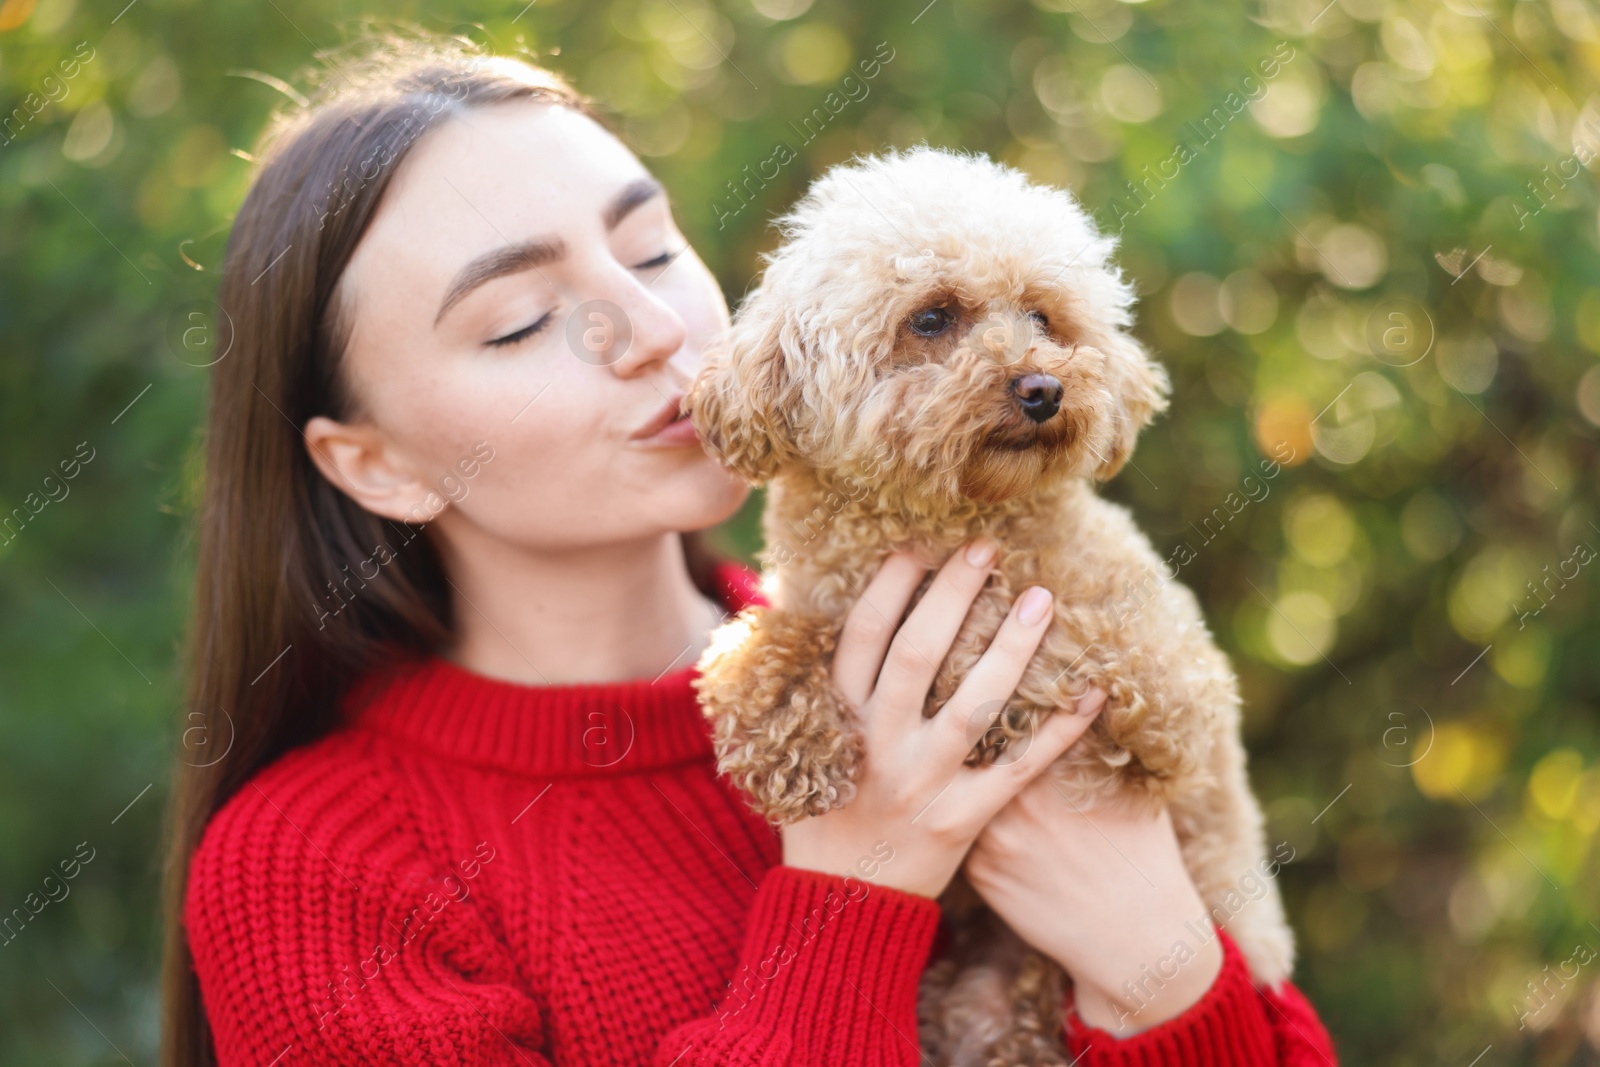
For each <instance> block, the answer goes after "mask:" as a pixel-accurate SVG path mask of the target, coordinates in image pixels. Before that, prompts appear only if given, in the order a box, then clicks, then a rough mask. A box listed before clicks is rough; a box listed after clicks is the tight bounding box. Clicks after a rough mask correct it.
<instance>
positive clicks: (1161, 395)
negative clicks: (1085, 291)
mask: <svg viewBox="0 0 1600 1067" xmlns="http://www.w3.org/2000/svg"><path fill="white" fill-rule="evenodd" d="M1103 351H1104V352H1105V354H1106V389H1107V390H1108V391H1109V392H1110V393H1111V400H1112V404H1111V417H1112V420H1113V421H1112V426H1111V430H1110V433H1109V434H1107V447H1106V451H1105V454H1104V455H1103V456H1101V457H1100V466H1099V467H1097V468H1096V469H1095V472H1094V477H1095V480H1096V481H1101V482H1104V481H1107V480H1109V479H1111V478H1113V477H1115V476H1116V473H1117V472H1118V471H1120V470H1121V469H1122V467H1123V464H1125V463H1127V462H1128V458H1129V457H1130V456H1132V455H1133V446H1134V442H1135V441H1137V440H1138V438H1139V431H1140V430H1143V429H1144V428H1145V427H1146V426H1148V425H1150V420H1151V419H1153V418H1155V417H1156V415H1157V414H1158V413H1160V412H1163V411H1165V410H1167V396H1168V395H1169V394H1170V393H1171V392H1172V384H1171V382H1170V380H1169V379H1168V378H1167V369H1166V368H1165V367H1163V366H1162V365H1161V364H1159V363H1157V362H1155V361H1154V360H1152V359H1151V358H1150V356H1149V354H1148V353H1146V352H1145V350H1144V346H1143V345H1141V344H1140V343H1139V342H1138V341H1136V340H1134V339H1133V338H1132V337H1130V336H1129V335H1128V334H1125V333H1122V332H1121V331H1118V332H1117V333H1116V334H1114V335H1113V337H1112V338H1111V340H1110V341H1109V342H1108V343H1107V344H1106V345H1105V347H1104V349H1103Z"/></svg>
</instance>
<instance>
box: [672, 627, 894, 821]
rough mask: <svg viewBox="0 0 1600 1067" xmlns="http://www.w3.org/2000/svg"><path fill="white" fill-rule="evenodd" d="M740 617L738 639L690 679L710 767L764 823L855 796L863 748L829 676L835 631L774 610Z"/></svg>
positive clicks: (828, 806)
mask: <svg viewBox="0 0 1600 1067" xmlns="http://www.w3.org/2000/svg"><path fill="white" fill-rule="evenodd" d="M742 618H743V619H744V625H745V627H746V632H745V633H743V634H742V635H741V640H740V641H739V642H738V643H737V645H736V646H735V647H734V648H733V649H731V650H727V649H725V650H723V651H722V652H721V653H719V654H718V655H717V656H715V657H710V656H708V657H707V658H705V659H704V660H703V661H702V664H703V674H702V676H701V678H700V679H699V681H698V682H697V683H696V688H697V689H698V690H699V693H700V700H701V704H702V706H703V707H704V709H705V711H706V714H707V715H708V716H709V717H710V718H711V720H712V722H713V724H714V725H713V738H714V741H715V746H716V752H717V766H718V769H719V770H721V771H722V772H723V773H724V774H726V775H728V777H729V778H730V779H731V780H732V781H733V783H734V784H735V785H736V786H738V787H739V789H741V790H742V791H743V792H744V793H745V794H746V795H748V796H749V798H750V800H751V803H752V806H753V807H754V808H755V809H756V810H757V811H759V812H760V813H761V814H763V815H764V816H766V817H767V818H768V819H769V820H771V821H772V822H776V823H780V824H786V823H791V822H795V821H796V820H798V819H801V818H804V817H805V816H807V815H821V814H822V813H824V812H827V811H831V810H833V809H834V808H838V807H842V806H843V805H845V804H847V803H849V801H850V800H851V799H852V797H854V795H855V786H854V783H853V780H854V778H855V775H856V772H857V770H858V769H859V768H860V766H861V758H862V750H863V745H862V740H861V736H860V730H859V728H858V726H857V724H856V718H855V712H854V711H853V710H851V708H850V707H849V705H848V704H847V703H846V702H845V700H844V698H843V697H842V696H841V695H840V694H839V693H838V692H837V690H835V688H834V686H833V682H832V679H831V677H830V676H829V672H828V664H829V663H831V662H832V660H833V647H834V642H835V639H836V637H837V634H836V633H835V632H834V628H833V626H831V625H830V624H829V623H828V622H827V621H826V620H823V619H820V618H816V617H812V616H806V615H800V614H796V613H792V612H784V611H774V610H762V611H759V612H750V613H749V614H748V616H742Z"/></svg>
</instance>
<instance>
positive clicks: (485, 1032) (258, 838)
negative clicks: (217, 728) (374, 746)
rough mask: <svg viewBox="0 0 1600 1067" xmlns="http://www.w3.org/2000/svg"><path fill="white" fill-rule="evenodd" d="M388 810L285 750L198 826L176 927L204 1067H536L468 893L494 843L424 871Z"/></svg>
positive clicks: (371, 778) (523, 1015) (378, 783)
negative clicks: (201, 1023)
mask: <svg viewBox="0 0 1600 1067" xmlns="http://www.w3.org/2000/svg"><path fill="white" fill-rule="evenodd" d="M350 762H351V763H356V762H357V761H350ZM335 800H337V803H336V802H335ZM403 810H404V809H403V804H401V803H399V802H397V800H396V797H395V795H394V793H393V791H392V790H390V789H389V787H388V785H387V783H386V782H385V781H384V780H383V776H381V775H375V774H373V773H371V772H370V768H368V769H367V770H366V771H365V772H363V770H362V768H361V767H360V766H359V765H357V766H349V765H346V766H343V767H339V768H336V769H332V770H330V767H329V764H328V762H327V761H319V762H317V763H315V764H308V763H307V762H306V761H302V760H298V759H296V758H295V757H294V756H292V755H291V756H290V757H288V758H286V759H285V760H284V761H283V762H282V764H280V765H279V766H276V767H274V768H269V771H268V772H267V773H264V774H263V775H261V776H259V777H258V779H257V780H255V781H252V782H251V783H248V784H246V785H245V786H244V788H243V789H242V790H241V791H240V792H239V793H238V794H237V795H236V796H235V797H233V798H232V799H231V800H230V801H229V802H228V804H227V805H225V806H224V808H223V809H222V810H221V811H220V812H218V814H217V815H216V816H215V817H214V818H213V819H212V820H211V823H210V825H209V826H208V827H207V830H206V833H205V836H204V838H203V840H202V842H201V844H200V847H199V848H198V849H196V851H195V854H194V857H193V859H192V861H191V863H190V871H189V878H188V882H187V892H186V895H185V905H184V924H185V929H186V932H187V935H188V939H189V945H190V950H191V954H192V956H193V961H194V970H195V974H196V976H197V978H198V980H199V985H200V992H201V997H202V1000H203V1001H204V1005H205V1013H206V1018H207V1020H208V1021H209V1023H210V1026H211V1031H212V1038H213V1041H214V1044H215V1048H216V1053H217V1063H218V1065H219V1067H246V1065H251V1067H268V1065H272V1064H279V1065H285V1067H286V1065H288V1064H297V1065H330V1067H331V1065H334V1064H341V1065H342V1064H352V1063H391V1064H430V1065H444V1067H512V1065H517V1067H543V1065H545V1064H546V1063H547V1061H546V1060H545V1059H544V1058H543V1057H542V1056H540V1055H539V1051H538V1050H539V1049H540V1048H541V1047H542V1046H543V1045H544V1040H543V1038H544V1033H543V1023H542V1018H541V1015H540V1013H539V1011H538V1008H537V1006H536V1005H535V1004H534V1003H533V1001H532V1000H531V998H529V997H528V996H527V994H526V993H525V992H523V990H522V987H521V983H519V982H518V981H517V977H516V974H515V971H514V969H513V967H512V965H511V963H510V961H509V960H508V959H507V958H506V954H505V952H504V951H503V950H502V949H501V947H500V945H499V942H498V940H497V939H496V938H495V937H494V935H493V933H492V932H491V931H490V930H489V929H488V928H487V927H486V925H485V923H484V922H483V920H482V918H481V916H480V915H479V914H478V911H477V908H476V904H477V902H476V901H475V900H473V899H472V891H473V885H472V877H473V876H475V874H476V873H477V872H478V871H479V870H480V869H481V865H482V864H483V863H485V862H490V861H492V858H493V846H492V845H491V844H486V845H485V846H484V847H482V848H480V850H479V851H478V853H477V854H476V855H474V856H467V857H451V858H450V859H451V861H452V862H449V863H436V862H431V861H430V860H429V859H428V858H427V857H426V855H425V853H424V850H423V849H422V848H421V847H420V844H419V843H418V842H417V841H416V840H415V834H414V832H413V831H412V830H411V829H410V827H409V825H408V824H407V822H406V819H405V816H404V814H403ZM485 857H488V858H487V859H486V858H485Z"/></svg>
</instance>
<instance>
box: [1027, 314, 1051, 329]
mask: <svg viewBox="0 0 1600 1067" xmlns="http://www.w3.org/2000/svg"><path fill="white" fill-rule="evenodd" d="M1028 317H1029V318H1030V319H1032V320H1033V321H1034V322H1036V323H1038V324H1039V329H1041V330H1049V329H1050V316H1049V315H1046V314H1045V313H1044V312H1042V311H1030V312H1028Z"/></svg>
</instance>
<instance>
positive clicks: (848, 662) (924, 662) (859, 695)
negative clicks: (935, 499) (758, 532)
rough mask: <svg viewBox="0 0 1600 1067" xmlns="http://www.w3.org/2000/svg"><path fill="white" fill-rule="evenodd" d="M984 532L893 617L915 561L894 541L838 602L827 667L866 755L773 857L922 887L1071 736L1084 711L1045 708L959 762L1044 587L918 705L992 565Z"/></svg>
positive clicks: (1045, 618)
mask: <svg viewBox="0 0 1600 1067" xmlns="http://www.w3.org/2000/svg"><path fill="white" fill-rule="evenodd" d="M994 555H995V544H994V542H993V541H992V540H988V539H980V540H978V541H975V542H973V543H972V544H971V545H969V546H968V547H967V548H966V550H965V551H958V552H956V553H955V554H954V555H953V556H951V558H950V560H949V561H948V562H947V563H945V565H944V566H943V567H942V568H941V569H940V571H939V573H938V575H936V576H935V577H934V580H933V582H932V584H931V585H930V586H929V588H928V591H927V592H926V593H925V594H924V595H923V597H922V599H921V600H920V601H918V602H917V606H916V607H915V608H914V609H912V611H911V613H910V615H909V616H907V618H906V620H905V624H904V625H902V626H900V628H899V629H898V630H896V629H895V621H896V620H897V619H899V618H900V617H901V616H902V615H903V614H905V609H906V605H907V604H909V603H910V602H911V597H912V595H913V594H914V593H915V592H916V589H917V586H918V585H919V584H920V583H921V582H922V579H923V577H924V576H925V575H926V573H927V567H926V566H924V565H923V564H921V563H919V562H918V561H917V560H916V559H915V558H913V557H912V556H910V555H907V554H904V553H896V554H894V555H892V556H890V557H889V558H888V559H887V560H886V561H885V562H884V564H883V566H882V567H881V568H880V569H879V570H878V573H877V574H876V575H875V576H874V577H873V579H872V581H871V582H870V583H869V584H868V585H867V588H866V590H865V591H864V592H863V593H862V596H861V599H860V600H859V601H857V603H856V605H855V606H854V607H853V608H852V609H851V611H850V614H849V616H848V617H847V618H846V620H845V624H844V628H843V631H842V633H841V634H840V637H839V644H838V647H837V648H836V650H835V652H834V658H833V680H834V684H835V685H836V686H837V687H838V689H839V692H840V693H841V694H842V695H843V696H844V697H845V699H847V700H849V701H850V703H851V705H852V706H853V707H854V708H855V709H856V712H857V715H858V716H859V717H860V720H861V728H862V731H863V733H864V736H865V741H866V758H865V760H864V761H863V766H862V770H861V773H860V775H859V776H858V777H857V779H856V783H855V785H856V795H855V797H854V799H852V800H851V801H850V803H849V804H847V805H845V806H844V807H842V808H838V809H835V810H834V811H830V812H828V813H827V814H825V815H818V816H813V817H811V818H806V819H802V820H800V821H799V822H796V823H793V824H791V825H789V826H786V827H784V829H783V862H784V863H785V864H788V865H789V866H791V867H804V868H809V869H811V870H818V871H827V872H829V873H833V874H850V875H855V876H857V877H864V878H868V879H869V880H871V881H872V882H874V883H875V884H877V885H883V886H889V887H891V888H895V889H902V890H905V891H907V892H911V893H918V894H921V895H923V896H928V897H934V896H938V895H939V893H940V892H941V891H942V890H943V889H944V887H945V886H946V884H948V883H949V881H950V878H951V877H952V876H953V875H954V874H955V872H956V870H957V869H958V868H959V867H960V866H961V860H962V858H963V857H964V856H965V855H966V853H967V849H968V848H969V847H970V846H971V844H972V842H973V840H974V838H976V837H977V836H978V833H979V831H980V830H982V829H983V827H984V824H985V823H987V822H988V821H989V820H990V818H991V817H993V816H994V814H995V813H996V812H998V811H999V810H1000V809H1001V808H1002V807H1004V806H1005V805H1006V803H1007V802H1008V801H1009V800H1011V798H1012V797H1014V796H1015V795H1016V794H1017V792H1018V791H1019V790H1021V789H1022V787H1023V786H1024V785H1026V784H1027V783H1028V781H1029V780H1031V779H1032V778H1033V777H1034V776H1035V775H1036V774H1038V773H1039V772H1040V771H1041V770H1043V769H1044V768H1045V767H1047V766H1048V765H1049V764H1050V762H1051V761H1052V760H1054V759H1055V758H1056V756H1058V755H1060V754H1061V753H1062V752H1063V751H1065V750H1066V748H1067V746H1068V745H1070V744H1072V743H1073V742H1074V741H1076V740H1077V739H1078V738H1079V737H1080V736H1081V735H1082V734H1083V732H1084V730H1086V729H1087V728H1088V726H1089V723H1090V722H1091V721H1093V719H1094V713H1095V712H1096V711H1098V710H1099V708H1098V704H1097V705H1096V706H1095V707H1094V708H1093V709H1092V710H1090V711H1088V712H1087V713H1086V714H1081V715H1054V716H1051V717H1050V718H1049V719H1048V720H1047V721H1046V722H1045V723H1044V724H1043V725H1042V726H1041V727H1040V729H1039V731H1038V734H1037V736H1036V737H1035V738H1034V739H1033V744H1032V745H1031V746H1030V747H1029V749H1028V751H1027V752H1026V753H1024V754H1023V755H1022V756H1021V757H1019V758H1018V759H1017V760H1015V761H1014V762H1011V763H1009V764H1004V765H995V766H990V767H983V768H977V767H965V766H963V765H962V761H963V760H964V759H965V758H966V756H967V753H968V752H970V751H971V750H972V746H973V745H974V743H975V742H976V741H977V739H978V738H979V737H980V736H982V734H983V732H984V731H985V730H986V729H987V728H988V726H989V721H990V720H992V718H993V717H994V716H993V714H990V715H988V716H985V715H984V712H983V710H982V709H987V708H993V709H995V714H997V713H998V711H999V709H1000V707H1001V706H1002V705H1003V704H1004V703H1005V701H1006V699H1007V698H1009V697H1010V696H1011V693H1012V691H1013V690H1014V689H1015V688H1016V686H1017V682H1018V681H1019V680H1020V679H1021V678H1022V673H1023V670H1024V669H1025V668H1026V667H1027V665H1028V661H1029V660H1030V659H1031V658H1032V657H1033V653H1034V650H1035V649H1036V648H1038V646H1039V641H1040V639H1041V638H1042V637H1043V636H1044V632H1045V630H1046V628H1047V627H1048V624H1049V620H1050V618H1051V616H1052V614H1053V598H1052V597H1051V595H1050V593H1049V592H1048V591H1047V590H1045V589H1043V588H1041V587H1038V586H1034V587H1032V588H1030V589H1029V590H1027V591H1026V592H1024V593H1023V595H1022V596H1020V597H1018V598H1017V602H1016V603H1015V604H1014V605H1013V606H1012V609H1011V612H1010V614H1009V615H1007V617H1006V619H1005V621H1004V622H1003V623H1002V624H1001V626H1000V630H999V632H998V633H997V634H996V635H995V638H994V641H993V643H992V644H990V646H989V648H988V650H987V651H985V652H984V654H983V655H982V656H981V657H980V658H979V659H978V662H977V663H976V664H974V666H973V668H972V670H971V671H970V672H969V673H968V675H967V677H966V678H965V679H964V680H963V681H962V683H961V685H960V686H959V687H958V688H957V689H956V691H955V693H954V694H952V695H951V697H950V699H949V700H948V701H947V702H946V703H945V704H944V706H943V707H942V708H940V709H939V712H938V714H936V715H934V716H933V717H932V718H929V719H924V718H923V716H922V708H923V704H924V702H925V701H926V699H927V695H928V690H929V687H930V686H931V685H932V684H933V681H934V676H935V673H936V671H937V669H938V666H939V664H940V663H942V662H943V660H944V657H945V653H947V652H948V651H949V649H950V645H951V644H952V643H953V642H954V641H955V637H956V633H957V631H959V630H960V628H961V624H962V622H963V621H964V620H965V618H966V615H967V609H968V608H969V607H971V605H972V601H973V600H974V599H975V598H976V597H977V595H978V591H979V590H980V589H982V588H983V584H984V581H985V579H986V578H987V577H988V574H989V570H990V567H991V566H992V565H993V562H994Z"/></svg>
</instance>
